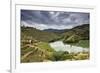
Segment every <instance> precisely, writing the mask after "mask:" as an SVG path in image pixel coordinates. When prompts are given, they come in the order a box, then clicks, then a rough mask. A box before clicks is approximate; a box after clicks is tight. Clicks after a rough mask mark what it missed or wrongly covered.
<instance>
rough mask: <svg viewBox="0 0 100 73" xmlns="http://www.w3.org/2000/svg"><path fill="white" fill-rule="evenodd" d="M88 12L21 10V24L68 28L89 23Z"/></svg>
mask: <svg viewBox="0 0 100 73" xmlns="http://www.w3.org/2000/svg"><path fill="white" fill-rule="evenodd" d="M89 19H90V16H89V13H80V12H63V11H37V10H21V25H24V26H30V27H35V28H37V29H40V30H43V29H70V28H73V27H75V26H78V25H82V24H89Z"/></svg>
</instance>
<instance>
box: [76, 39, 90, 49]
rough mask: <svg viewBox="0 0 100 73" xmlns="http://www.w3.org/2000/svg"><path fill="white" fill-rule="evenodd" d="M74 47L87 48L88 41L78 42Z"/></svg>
mask: <svg viewBox="0 0 100 73" xmlns="http://www.w3.org/2000/svg"><path fill="white" fill-rule="evenodd" d="M76 46H81V47H83V48H89V40H80V41H79V42H78V43H77V44H76Z"/></svg>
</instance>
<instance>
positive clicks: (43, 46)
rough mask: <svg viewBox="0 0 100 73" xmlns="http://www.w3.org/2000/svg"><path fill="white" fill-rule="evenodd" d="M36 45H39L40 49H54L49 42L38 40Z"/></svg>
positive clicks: (51, 50)
mask: <svg viewBox="0 0 100 73" xmlns="http://www.w3.org/2000/svg"><path fill="white" fill-rule="evenodd" d="M38 47H40V48H41V49H45V50H47V51H50V52H53V51H54V49H53V48H51V47H50V45H49V43H45V42H40V43H38Z"/></svg>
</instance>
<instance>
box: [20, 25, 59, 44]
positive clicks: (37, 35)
mask: <svg viewBox="0 0 100 73" xmlns="http://www.w3.org/2000/svg"><path fill="white" fill-rule="evenodd" d="M21 37H22V38H21V39H35V40H38V41H43V42H49V41H51V40H52V39H58V38H59V36H58V35H57V34H55V33H53V32H46V31H41V30H38V29H36V28H33V27H21Z"/></svg>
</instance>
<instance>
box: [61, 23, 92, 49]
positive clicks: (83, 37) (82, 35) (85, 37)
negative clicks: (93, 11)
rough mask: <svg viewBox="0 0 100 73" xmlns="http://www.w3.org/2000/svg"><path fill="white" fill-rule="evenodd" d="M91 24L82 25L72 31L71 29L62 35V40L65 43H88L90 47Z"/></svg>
mask: <svg viewBox="0 0 100 73" xmlns="http://www.w3.org/2000/svg"><path fill="white" fill-rule="evenodd" d="M89 34H90V33H89V24H85V25H81V26H77V27H74V28H72V29H70V30H69V31H67V32H64V33H63V34H62V37H63V38H62V39H63V42H64V43H70V44H72V43H80V41H82V43H83V41H86V42H88V43H87V44H88V46H87V47H89V37H90V35H89Z"/></svg>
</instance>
